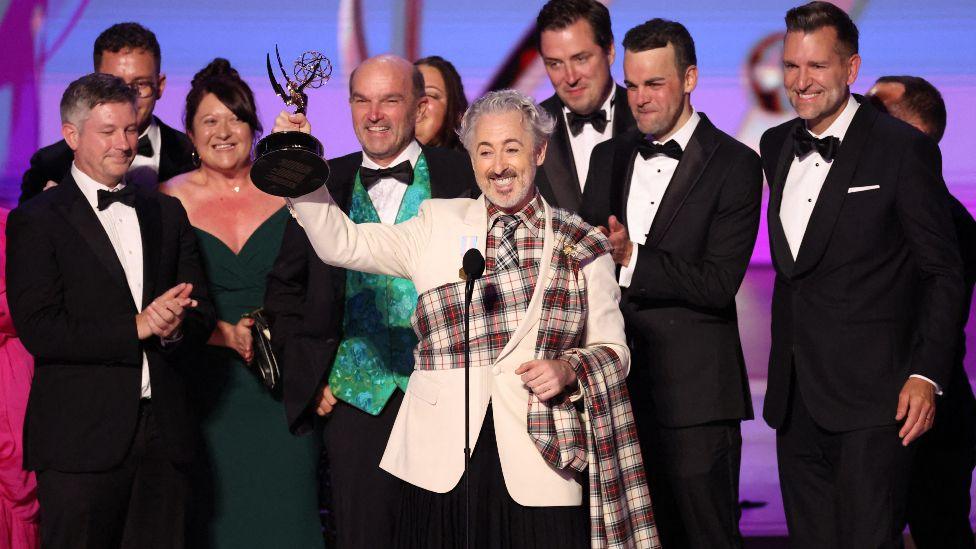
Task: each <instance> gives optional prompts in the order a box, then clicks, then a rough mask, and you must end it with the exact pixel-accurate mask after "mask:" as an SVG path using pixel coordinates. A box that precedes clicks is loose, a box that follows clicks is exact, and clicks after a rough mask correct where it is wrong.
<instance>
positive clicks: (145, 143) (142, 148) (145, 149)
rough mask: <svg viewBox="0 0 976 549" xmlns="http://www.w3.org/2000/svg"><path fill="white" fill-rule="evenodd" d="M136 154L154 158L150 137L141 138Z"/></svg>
mask: <svg viewBox="0 0 976 549" xmlns="http://www.w3.org/2000/svg"><path fill="white" fill-rule="evenodd" d="M136 154H137V155H139V156H148V157H149V158H152V156H153V146H152V141H150V140H149V136H148V135H144V136H142V137H140V138H139V148H137V149H136Z"/></svg>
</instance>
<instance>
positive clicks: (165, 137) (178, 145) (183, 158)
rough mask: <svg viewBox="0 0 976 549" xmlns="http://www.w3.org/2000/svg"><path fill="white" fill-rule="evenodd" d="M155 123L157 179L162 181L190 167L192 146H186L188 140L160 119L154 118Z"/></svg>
mask: <svg viewBox="0 0 976 549" xmlns="http://www.w3.org/2000/svg"><path fill="white" fill-rule="evenodd" d="M156 125H158V126H159V181H160V182H163V181H166V180H167V179H170V178H172V177H174V176H177V175H179V174H181V173H183V172H185V171H188V170H191V169H192V162H191V161H190V160H189V157H190V155H191V153H192V148H188V145H187V142H188V140H187V139H186V138H185V137H184V136H183V135H182V134H181V133H180V132H179V131H177V130H174V129H173V128H171V127H169V126H167V125H166V124H164V123H163V121H162V120H160V119H158V118H156ZM190 147H192V146H190Z"/></svg>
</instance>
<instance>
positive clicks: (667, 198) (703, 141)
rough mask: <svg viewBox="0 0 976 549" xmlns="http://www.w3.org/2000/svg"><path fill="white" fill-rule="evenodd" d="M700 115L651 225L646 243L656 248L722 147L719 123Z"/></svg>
mask: <svg viewBox="0 0 976 549" xmlns="http://www.w3.org/2000/svg"><path fill="white" fill-rule="evenodd" d="M699 116H701V120H700V121H699V122H698V127H697V128H695V132H694V133H693V134H692V136H691V140H690V141H688V147H687V149H686V150H685V151H684V153H683V154H682V156H681V161H679V162H678V168H677V169H676V170H675V171H674V175H673V176H671V181H670V182H669V183H668V188H667V190H666V191H664V196H663V197H662V198H661V207H660V208H658V211H657V214H655V216H654V222H653V223H651V229H650V230H649V231H648V233H647V242H646V245H647V246H650V247H652V248H653V247H655V246H657V245H658V244H659V243H660V242H661V239H662V238H663V237H664V234H665V233H666V232H667V230H668V228H669V227H671V222H672V221H674V218H675V216H676V215H677V214H678V210H680V209H681V205H682V204H684V202H685V199H686V198H688V194H690V193H691V190H692V189H694V188H695V185H696V184H697V183H698V180H699V179H700V178H701V175H702V173H703V172H704V171H705V168H706V167H707V166H708V162H709V161H710V160H711V158H712V155H714V154H715V151H716V150H718V140H717V139H715V137H716V136H715V132H716V131H717V130H716V129H715V126H713V125H712V123H711V122H709V120H708V118H707V117H706V116H705V115H704V114H700V115H699Z"/></svg>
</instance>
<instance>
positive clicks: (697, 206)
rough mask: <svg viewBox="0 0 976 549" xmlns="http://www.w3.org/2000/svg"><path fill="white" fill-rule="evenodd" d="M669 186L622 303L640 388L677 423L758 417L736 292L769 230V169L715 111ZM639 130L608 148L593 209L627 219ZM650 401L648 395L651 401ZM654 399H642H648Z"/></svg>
mask: <svg viewBox="0 0 976 549" xmlns="http://www.w3.org/2000/svg"><path fill="white" fill-rule="evenodd" d="M700 116H701V120H700V121H699V123H698V126H697V127H696V128H695V132H694V133H693V134H692V136H691V140H690V141H689V142H688V146H687V148H686V150H685V151H684V154H683V155H682V157H681V160H680V162H679V163H678V167H677V169H676V170H675V172H674V175H673V176H672V178H671V181H670V182H669V183H668V188H667V191H666V192H665V194H664V197H663V198H662V200H661V205H660V208H659V209H658V212H657V214H656V215H655V217H654V222H653V223H652V225H651V228H650V231H649V232H648V234H647V240H646V241H645V243H644V244H642V245H637V246H635V251H636V253H637V265H636V269H635V271H634V276H633V278H632V280H631V283H630V287H629V288H625V289H624V290H623V297H622V302H621V308H622V310H623V313H624V320H625V322H626V326H627V336H628V342H629V343H630V344H631V347H632V350H633V353H634V355H633V362H634V367H633V369H632V372H631V378H630V380H629V381H630V387H631V391H632V395H631V397H632V399H633V400H634V402H635V407H647V406H648V405H650V410H651V411H652V412H653V413H654V415H655V417H656V419H657V421H658V422H659V423H661V424H662V425H665V426H668V427H687V426H691V425H699V424H702V423H705V422H709V421H718V420H730V419H747V418H748V419H751V418H752V399H751V397H750V393H749V380H748V377H747V375H746V369H745V361H744V360H743V356H742V347H741V345H740V342H739V328H738V318H737V315H736V306H735V294H736V292H737V291H738V289H739V285H740V284H741V283H742V278H743V276H745V271H746V267H747V266H748V264H749V258H750V257H751V255H752V249H753V246H754V245H755V241H756V234H757V232H758V231H759V213H760V208H761V201H762V168H761V164H760V160H759V156H758V155H757V154H756V153H755V152H753V151H752V150H751V149H749V148H748V147H746V146H745V145H743V144H742V143H739V142H738V141H736V140H735V139H733V138H732V137H730V136H728V135H727V134H725V133H723V132H722V131H720V130H719V129H717V128H716V127H715V126H714V125H713V124H712V123H711V122H710V121H709V120H708V118H707V117H706V116H705V115H704V114H701V115H700ZM642 139H644V136H643V134H641V133H640V131H638V130H633V131H630V132H627V133H625V134H623V135H621V136H619V137H615V138H613V139H611V140H610V141H606V142H604V143H601V144H599V145H597V147H596V148H595V149H594V151H593V156H592V157H591V162H590V175H589V178H588V180H587V183H586V192H585V194H584V199H583V218H584V219H585V220H586V221H587V222H588V223H590V224H593V225H602V226H604V227H605V226H607V218H608V217H609V216H611V215H614V216H616V217H617V219H618V220H620V221H621V223H624V224H625V225H626V224H627V206H628V202H629V196H630V184H631V176H632V175H633V169H634V161H635V158H636V156H637V154H638V153H637V144H638V143H639V142H640V141H641V140H642ZM648 400H649V401H650V402H647V401H648ZM642 401H643V402H642Z"/></svg>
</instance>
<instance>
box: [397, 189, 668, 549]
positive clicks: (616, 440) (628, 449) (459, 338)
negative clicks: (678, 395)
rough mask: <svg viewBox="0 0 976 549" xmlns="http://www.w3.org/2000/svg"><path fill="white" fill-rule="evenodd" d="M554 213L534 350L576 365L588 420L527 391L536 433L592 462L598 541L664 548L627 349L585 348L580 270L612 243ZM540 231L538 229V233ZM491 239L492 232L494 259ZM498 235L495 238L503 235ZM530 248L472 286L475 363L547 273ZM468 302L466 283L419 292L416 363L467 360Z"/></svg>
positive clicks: (563, 457)
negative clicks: (511, 265)
mask: <svg viewBox="0 0 976 549" xmlns="http://www.w3.org/2000/svg"><path fill="white" fill-rule="evenodd" d="M539 210H540V211H541V210H542V208H541V205H540V207H539ZM552 212H553V215H552V220H551V221H552V224H553V232H554V234H555V242H554V245H553V258H552V264H551V267H550V269H549V271H548V272H546V273H542V274H541V276H542V277H543V278H542V283H544V284H546V289H545V290H544V293H543V303H542V315H541V319H540V326H539V332H538V335H537V339H536V357H537V358H545V359H552V358H562V359H565V360H567V361H568V362H569V363H570V364H572V366H573V368H574V370H575V371H576V374H577V377H578V379H579V382H580V384H581V386H582V387H583V392H584V395H585V397H584V402H585V407H586V416H587V417H588V421H587V422H586V424H585V425H584V423H583V421H582V419H581V416H580V413H579V412H578V411H577V410H576V409H575V407H574V406H573V404H572V403H570V402H568V400H567V399H565V398H561V399H554V400H553V401H549V402H541V401H539V399H538V398H536V397H535V396H532V395H530V397H529V405H528V411H527V418H528V425H529V435H530V436H531V437H532V439H533V440H534V441H535V443H536V446H537V447H538V448H539V451H540V453H541V454H542V456H543V457H544V458H545V459H546V461H547V462H548V463H550V464H551V465H553V466H554V467H557V468H567V467H569V468H572V469H574V470H576V471H583V470H585V469H588V480H589V494H590V522H591V529H590V531H591V546H592V547H594V548H599V549H603V548H608V549H618V548H620V549H624V548H642V549H643V548H654V547H660V542H659V541H658V537H657V528H656V526H655V524H654V515H653V512H652V510H651V498H650V492H649V490H648V486H647V479H646V477H645V473H644V467H643V463H642V461H641V454H640V446H639V443H638V440H637V430H636V427H635V425H634V418H633V413H632V411H631V406H630V396H629V395H628V393H627V388H626V384H625V376H624V373H623V366H622V365H621V363H620V357H619V356H617V354H616V353H615V352H614V351H613V350H612V349H611V348H610V347H606V346H593V347H586V348H579V345H580V342H581V341H582V339H583V336H584V331H585V319H586V312H587V304H586V300H587V294H586V281H585V277H583V276H582V272H581V270H582V268H583V266H585V265H586V264H587V262H589V261H592V260H594V259H595V258H597V257H599V256H600V255H602V254H605V253H608V252H609V251H610V243H609V241H608V240H607V239H606V238H605V237H604V236H603V235H602V234H600V233H599V231H597V230H596V229H593V228H592V227H590V226H589V225H587V224H586V223H584V222H583V221H582V220H581V219H580V218H579V217H578V216H576V215H574V214H571V213H569V212H566V211H563V210H557V209H554V210H552ZM543 222H544V220H543ZM543 235H544V233H543V232H541V231H540V232H539V235H538V237H539V240H541V238H542V236H543ZM492 242H493V240H492V236H491V234H489V235H488V239H487V243H488V249H487V254H486V255H487V256H488V257H489V258H491V257H492V253H493V250H492ZM494 242H495V244H494V245H495V246H497V240H495V241H494ZM530 245H532V246H534V245H535V242H532V243H531V244H530ZM539 250H541V245H540V246H539ZM519 253H520V254H522V248H519ZM527 256H528V254H523V255H521V256H520V257H521V259H522V265H523V266H522V267H521V268H519V269H510V270H506V271H501V272H498V273H491V274H489V275H488V276H486V277H485V278H483V279H481V280H479V281H478V283H477V284H476V285H475V291H474V296H473V297H472V304H471V334H472V337H471V366H472V367H486V366H490V365H491V364H492V363H493V362H494V360H495V359H496V358H497V357H498V354H499V353H500V352H501V350H502V348H503V347H504V346H505V344H507V343H508V340H509V338H510V337H511V335H512V333H514V331H515V329H516V327H517V326H518V322H519V321H520V319H521V316H522V314H523V313H524V311H525V308H526V305H527V303H528V301H529V300H530V299H531V297H532V293H533V289H534V287H535V283H536V281H537V280H538V279H539V276H540V274H539V273H538V272H537V271H538V263H537V262H536V263H535V264H534V265H531V264H530V265H529V266H526V263H527V262H528V261H527ZM463 306H464V283H463V282H457V283H453V284H446V285H444V286H440V287H438V288H434V289H432V290H429V291H427V292H424V293H423V294H422V295H420V297H419V299H418V302H417V309H416V313H415V317H414V327H415V330H416V331H417V335H418V337H419V339H420V343H419V344H418V346H417V351H416V353H415V358H416V360H415V367H416V368H418V369H421V370H437V369H450V368H461V367H463V365H464V354H463V353H464V333H463V314H464V309H463Z"/></svg>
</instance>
